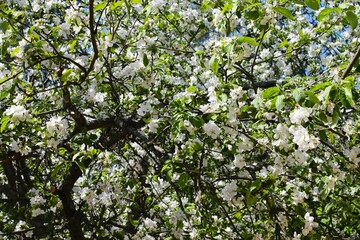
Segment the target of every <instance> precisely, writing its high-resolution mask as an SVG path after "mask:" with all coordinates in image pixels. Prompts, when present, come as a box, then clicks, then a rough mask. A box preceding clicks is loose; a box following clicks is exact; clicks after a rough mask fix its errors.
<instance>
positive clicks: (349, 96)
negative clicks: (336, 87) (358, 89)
mask: <svg viewBox="0 0 360 240" xmlns="http://www.w3.org/2000/svg"><path fill="white" fill-rule="evenodd" d="M343 91H344V94H345V97H346V100H347V101H348V103H349V104H350V106H351V107H354V106H355V102H354V99H353V95H352V90H351V88H349V87H345V88H343Z"/></svg>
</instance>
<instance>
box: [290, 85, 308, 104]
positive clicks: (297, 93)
mask: <svg viewBox="0 0 360 240" xmlns="http://www.w3.org/2000/svg"><path fill="white" fill-rule="evenodd" d="M292 94H293V97H294V99H295V101H296V102H297V103H300V102H302V100H304V98H305V97H306V95H305V92H304V90H303V89H302V88H296V89H295V90H294V91H293V93H292Z"/></svg>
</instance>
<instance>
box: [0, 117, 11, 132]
mask: <svg viewBox="0 0 360 240" xmlns="http://www.w3.org/2000/svg"><path fill="white" fill-rule="evenodd" d="M9 120H10V117H9V116H5V117H3V118H2V119H1V127H0V132H3V131H4V130H5V128H6V126H7V124H8V122H9Z"/></svg>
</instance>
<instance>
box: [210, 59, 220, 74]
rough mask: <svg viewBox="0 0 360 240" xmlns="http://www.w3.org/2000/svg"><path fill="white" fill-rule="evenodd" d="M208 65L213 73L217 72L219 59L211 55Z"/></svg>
mask: <svg viewBox="0 0 360 240" xmlns="http://www.w3.org/2000/svg"><path fill="white" fill-rule="evenodd" d="M209 65H210V68H211V70H213V71H214V73H217V72H218V70H219V59H218V58H217V57H216V56H215V55H213V56H212V57H211V59H210V61H209Z"/></svg>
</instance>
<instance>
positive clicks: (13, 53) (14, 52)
mask: <svg viewBox="0 0 360 240" xmlns="http://www.w3.org/2000/svg"><path fill="white" fill-rule="evenodd" d="M20 49H21V47H20V46H19V47H16V48H14V50H13V51H12V52H11V55H10V56H11V57H15V55H16V54H17V53H18V52H19V51H20Z"/></svg>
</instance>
